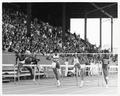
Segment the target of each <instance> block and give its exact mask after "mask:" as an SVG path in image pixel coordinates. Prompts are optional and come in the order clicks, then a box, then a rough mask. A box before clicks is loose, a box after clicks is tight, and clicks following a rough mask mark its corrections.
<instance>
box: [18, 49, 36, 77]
mask: <svg viewBox="0 0 120 96" xmlns="http://www.w3.org/2000/svg"><path fill="white" fill-rule="evenodd" d="M31 60H32V58H26V54H25V52H24V51H21V52H17V54H16V64H18V72H17V73H18V74H20V72H21V71H20V70H21V68H26V69H27V70H29V72H30V74H31V78H32V79H33V77H34V76H33V70H32V68H31V67H30V66H24V67H23V64H31ZM17 62H18V63H17Z"/></svg>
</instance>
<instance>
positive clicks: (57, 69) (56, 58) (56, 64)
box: [52, 49, 61, 86]
mask: <svg viewBox="0 0 120 96" xmlns="http://www.w3.org/2000/svg"><path fill="white" fill-rule="evenodd" d="M57 52H58V51H57V49H56V50H55V53H54V54H53V58H52V69H53V72H54V74H55V78H56V80H57V86H60V85H61V83H60V80H59V77H60V76H59V75H61V68H60V63H59V54H58V53H57ZM58 72H59V73H58Z"/></svg>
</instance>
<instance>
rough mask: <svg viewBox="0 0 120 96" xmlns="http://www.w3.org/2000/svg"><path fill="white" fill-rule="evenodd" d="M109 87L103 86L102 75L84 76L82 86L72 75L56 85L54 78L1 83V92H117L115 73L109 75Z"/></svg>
mask: <svg viewBox="0 0 120 96" xmlns="http://www.w3.org/2000/svg"><path fill="white" fill-rule="evenodd" d="M109 78H110V80H109V87H108V88H105V86H104V81H103V78H102V76H101V77H100V76H99V77H98V76H93V77H85V84H84V86H83V87H82V88H80V87H78V86H76V82H75V81H76V79H75V78H74V77H66V78H61V83H62V85H61V86H60V87H56V82H55V79H38V80H36V81H35V82H34V81H32V80H21V81H20V82H16V83H13V82H12V83H3V86H2V87H3V88H2V89H3V91H2V92H3V94H36V95H37V94H39V95H40V94H114V95H115V94H117V75H111V76H110V77H109Z"/></svg>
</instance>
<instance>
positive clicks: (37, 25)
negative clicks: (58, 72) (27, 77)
mask: <svg viewBox="0 0 120 96" xmlns="http://www.w3.org/2000/svg"><path fill="white" fill-rule="evenodd" d="M30 32H31V36H30V37H28V36H27V15H26V14H24V13H22V12H19V11H13V10H12V11H10V10H5V9H3V13H2V48H3V51H9V52H13V51H14V50H17V51H20V50H29V51H30V52H36V53H42V54H46V53H52V52H54V50H55V49H58V51H59V52H61V53H75V52H78V53H84V52H88V53H96V52H99V51H100V50H99V48H97V47H96V46H95V45H92V44H90V43H89V41H85V40H83V39H81V38H80V36H79V35H76V34H75V33H74V34H72V33H70V32H69V31H67V32H65V33H64V34H65V35H64V38H65V40H64V42H63V39H62V32H63V29H62V27H56V26H51V25H50V24H49V23H45V22H43V21H41V20H38V19H37V18H35V19H33V20H32V21H31V31H30Z"/></svg>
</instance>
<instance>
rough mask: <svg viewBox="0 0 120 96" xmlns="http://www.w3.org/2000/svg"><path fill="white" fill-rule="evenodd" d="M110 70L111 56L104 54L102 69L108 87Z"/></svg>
mask: <svg viewBox="0 0 120 96" xmlns="http://www.w3.org/2000/svg"><path fill="white" fill-rule="evenodd" d="M108 68H109V54H103V57H102V69H103V75H104V80H105V83H106V87H108Z"/></svg>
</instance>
